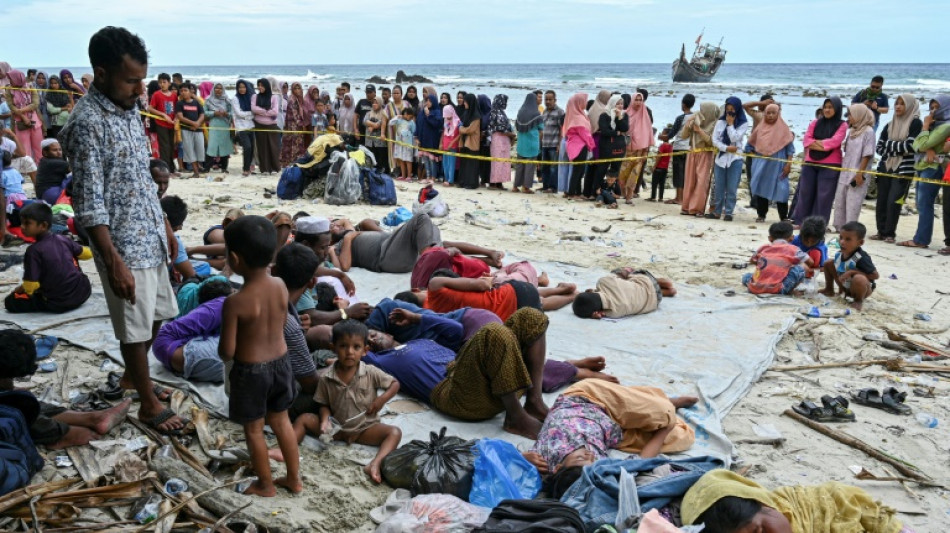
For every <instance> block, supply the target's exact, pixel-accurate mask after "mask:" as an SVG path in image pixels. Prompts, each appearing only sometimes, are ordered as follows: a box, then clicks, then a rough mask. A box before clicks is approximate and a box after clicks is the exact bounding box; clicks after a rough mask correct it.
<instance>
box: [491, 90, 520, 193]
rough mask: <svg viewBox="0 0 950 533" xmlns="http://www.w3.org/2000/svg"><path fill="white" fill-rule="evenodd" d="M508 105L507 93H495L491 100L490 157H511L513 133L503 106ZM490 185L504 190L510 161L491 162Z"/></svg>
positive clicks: (508, 176)
mask: <svg viewBox="0 0 950 533" xmlns="http://www.w3.org/2000/svg"><path fill="white" fill-rule="evenodd" d="M506 107H508V95H506V94H496V95H495V100H494V101H492V106H491V115H490V116H489V117H488V134H489V135H491V156H492V158H500V159H508V158H510V157H511V141H513V140H515V138H516V137H515V133H514V131H512V129H511V120H509V119H508V115H507V113H505V108H506ZM490 181H491V187H492V188H493V189H500V190H505V187H504V186H503V185H502V183H507V182H509V181H511V162H509V161H492V162H491V180H490Z"/></svg>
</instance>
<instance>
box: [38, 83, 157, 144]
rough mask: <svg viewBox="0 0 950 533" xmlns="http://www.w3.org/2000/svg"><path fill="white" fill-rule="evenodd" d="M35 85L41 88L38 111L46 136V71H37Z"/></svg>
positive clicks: (47, 121) (44, 135)
mask: <svg viewBox="0 0 950 533" xmlns="http://www.w3.org/2000/svg"><path fill="white" fill-rule="evenodd" d="M142 83H143V84H144V83H145V82H142ZM33 85H35V86H36V88H37V89H39V90H37V91H36V94H38V95H39V96H40V107H39V109H38V111H39V113H40V118H42V119H43V137H46V136H47V132H48V131H49V124H50V120H49V110H48V109H47V105H46V95H47V94H48V93H47V90H49V79H47V77H46V73H45V72H37V73H36V81H35V82H33Z"/></svg>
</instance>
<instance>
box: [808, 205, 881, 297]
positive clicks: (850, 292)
mask: <svg viewBox="0 0 950 533" xmlns="http://www.w3.org/2000/svg"><path fill="white" fill-rule="evenodd" d="M865 235H867V228H866V227H865V226H864V224H862V223H860V222H857V221H852V222H848V223H846V224H845V225H843V226H841V228H839V235H838V242H839V243H840V245H841V251H840V252H838V253H836V254H835V258H834V259H833V260H829V261H827V262H825V265H824V270H825V290H823V291H821V293H822V294H824V295H825V296H834V295H835V285H837V286H838V292H839V293H840V294H843V295H845V296H850V297H851V298H852V299H853V300H854V301H853V302H852V303H851V307H852V308H854V309H856V310H858V311H860V310H861V308H862V307H863V306H864V300H866V299H867V298H868V297H869V296H871V293H872V292H874V289H875V288H877V284H876V283H874V282H875V280H877V279H878V278H880V277H881V275H880V274H878V272H877V268H875V267H874V262H872V261H871V256H869V255H868V253H867V252H865V251H864V248H861V247H862V246H864V237H865Z"/></svg>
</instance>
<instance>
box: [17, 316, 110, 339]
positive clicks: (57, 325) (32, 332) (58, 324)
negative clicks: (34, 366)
mask: <svg viewBox="0 0 950 533" xmlns="http://www.w3.org/2000/svg"><path fill="white" fill-rule="evenodd" d="M108 317H109V315H108V314H99V315H87V316H74V317H72V318H67V319H66V320H60V321H59V322H53V323H52V324H47V325H45V326H41V327H38V328H36V329H31V330H30V331H27V334H29V335H35V334H37V333H39V332H41V331H44V330H47V329H53V328H56V327H59V326H63V325H66V324H69V323H71V322H78V321H80V320H89V319H90V318H108Z"/></svg>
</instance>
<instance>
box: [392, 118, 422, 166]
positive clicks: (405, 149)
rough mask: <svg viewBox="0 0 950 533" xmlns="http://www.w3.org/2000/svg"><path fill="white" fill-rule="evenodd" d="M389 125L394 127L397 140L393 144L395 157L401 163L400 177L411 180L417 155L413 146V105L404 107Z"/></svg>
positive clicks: (414, 132) (414, 122) (414, 133)
mask: <svg viewBox="0 0 950 533" xmlns="http://www.w3.org/2000/svg"><path fill="white" fill-rule="evenodd" d="M389 125H390V126H391V127H392V128H393V134H394V135H395V137H396V141H397V143H396V144H394V145H393V159H394V160H395V161H396V163H398V164H399V169H400V178H399V179H402V180H409V179H411V178H412V160H413V158H414V155H415V154H414V152H415V150H414V149H413V148H412V146H413V138H414V137H415V136H416V116H415V115H414V114H413V111H412V107H406V108H405V109H403V110H402V114H401V115H400V116H398V117H396V118H394V119H392V120H391V121H389Z"/></svg>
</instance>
